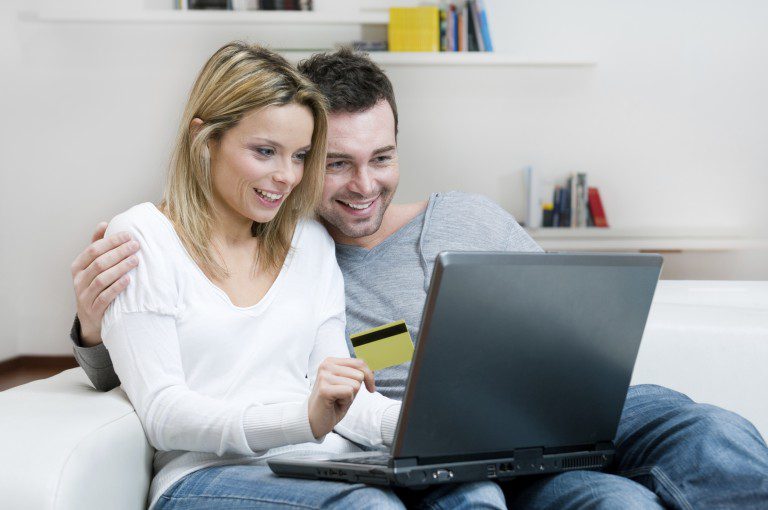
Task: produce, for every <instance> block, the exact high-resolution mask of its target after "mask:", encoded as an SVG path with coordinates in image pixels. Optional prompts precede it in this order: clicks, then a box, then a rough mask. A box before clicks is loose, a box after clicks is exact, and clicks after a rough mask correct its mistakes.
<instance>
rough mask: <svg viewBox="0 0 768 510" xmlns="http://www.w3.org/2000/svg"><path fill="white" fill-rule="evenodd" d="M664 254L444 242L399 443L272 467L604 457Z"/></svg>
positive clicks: (521, 469) (596, 461)
mask: <svg viewBox="0 0 768 510" xmlns="http://www.w3.org/2000/svg"><path fill="white" fill-rule="evenodd" d="M661 264H662V258H661V257H660V256H658V255H651V254H565V253H510V252H503V253H499V252H443V253H441V254H440V255H439V256H438V257H437V260H436V262H435V266H434V271H433V274H432V279H431V284H430V288H429V293H428V296H427V300H426V302H425V307H424V313H423V316H422V324H421V335H420V339H419V341H418V343H417V346H416V349H415V351H414V355H413V362H412V365H411V370H410V374H409V377H408V381H407V385H406V390H405V397H404V399H403V406H402V410H401V414H400V418H399V422H398V425H397V429H396V432H395V438H394V441H393V444H392V447H391V450H390V451H388V452H381V451H368V452H361V453H357V454H344V455H336V456H330V455H314V456H306V457H300V456H295V457H291V456H290V454H288V455H285V456H281V457H276V458H273V459H271V460H269V461H268V464H269V467H270V468H271V469H272V471H273V472H274V473H276V474H277V475H280V476H289V477H297V478H309V479H327V480H342V481H348V482H362V483H369V484H376V485H387V486H400V487H413V488H416V487H424V486H428V485H435V484H444V483H453V482H472V481H478V480H486V479H493V480H505V479H511V478H515V477H518V476H521V475H532V474H546V473H557V472H562V471H568V470H573V469H595V470H600V469H604V468H606V467H607V466H608V465H610V464H611V462H612V460H613V457H614V451H615V447H614V444H613V439H614V437H615V436H616V430H617V427H618V424H619V418H620V416H621V411H622V408H623V406H624V400H625V398H626V395H627V389H628V387H629V382H630V379H631V376H632V370H633V368H634V364H635V359H636V357H637V352H638V350H639V348H640V340H641V338H642V336H643V331H644V329H645V324H646V320H647V318H648V312H649V309H650V306H651V300H652V298H653V294H654V291H655V289H656V283H657V281H658V278H659V273H660V271H661Z"/></svg>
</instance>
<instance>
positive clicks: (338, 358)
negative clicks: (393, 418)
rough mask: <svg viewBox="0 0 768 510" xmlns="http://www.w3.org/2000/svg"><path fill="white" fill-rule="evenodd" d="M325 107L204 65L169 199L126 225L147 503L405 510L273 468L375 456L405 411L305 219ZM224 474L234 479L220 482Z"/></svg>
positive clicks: (132, 358) (323, 236) (254, 70)
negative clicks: (288, 458) (353, 340)
mask: <svg viewBox="0 0 768 510" xmlns="http://www.w3.org/2000/svg"><path fill="white" fill-rule="evenodd" d="M326 122H327V119H326V107H325V100H324V98H323V97H322V95H321V94H320V93H319V92H317V90H316V89H315V88H314V86H313V85H312V84H311V83H310V82H308V81H307V80H306V79H305V78H303V77H301V76H300V75H299V74H298V73H297V72H296V71H295V70H294V69H293V68H292V67H291V66H290V65H289V64H288V63H287V62H286V61H285V60H284V59H283V58H282V57H280V56H278V55H276V54H274V53H271V52H269V51H267V50H264V49H261V48H259V47H254V46H249V45H245V44H241V43H233V44H228V45H226V46H224V47H223V48H221V49H220V50H219V51H217V52H216V53H215V54H214V55H213V56H212V57H211V58H210V60H209V61H208V62H207V63H206V64H205V66H204V68H203V69H202V71H201V73H200V75H199V76H198V78H197V81H196V82H195V85H194V87H193V89H192V92H191V95H190V98H189V102H188V103H187V107H186V109H185V112H184V116H183V119H182V123H181V127H180V130H179V135H178V139H177V142H176V148H175V151H174V154H173V158H172V164H171V168H170V174H169V179H168V184H167V186H166V190H165V196H164V199H163V201H162V203H161V204H160V205H159V206H157V207H156V206H155V205H153V204H151V203H144V204H140V205H137V206H135V207H133V208H131V209H129V210H128V211H126V212H124V213H122V214H120V215H118V216H117V217H115V218H114V219H113V220H112V221H111V223H110V225H109V228H108V233H116V232H124V233H125V234H121V235H130V236H132V237H133V239H134V240H136V241H138V243H139V244H140V246H141V250H140V251H139V252H138V253H137V254H136V255H135V256H134V257H133V258H132V259H130V261H129V263H130V264H132V265H134V266H135V269H134V270H133V271H132V272H131V273H130V275H129V276H126V277H124V278H129V279H130V281H129V282H127V288H126V290H125V292H123V293H121V294H120V295H119V296H118V297H117V298H116V299H115V301H114V302H113V303H112V304H111V305H110V307H109V309H108V310H107V312H106V314H105V316H104V319H103V322H102V337H103V339H104V343H105V345H106V346H107V348H108V349H109V353H110V355H111V357H112V360H113V363H114V367H115V370H116V372H117V374H118V376H119V377H120V380H121V382H122V386H123V389H124V390H125V392H126V394H127V395H128V397H129V398H130V400H131V402H132V404H133V406H134V407H135V409H136V412H137V414H138V416H139V418H140V420H141V423H142V425H143V427H144V430H145V433H146V435H147V437H148V439H149V441H150V443H151V444H152V445H153V446H154V447H155V448H156V449H157V453H156V455H155V461H154V465H155V475H154V478H153V480H152V484H151V489H150V497H149V499H150V501H149V504H150V507H152V508H157V509H168V508H217V507H221V506H226V507H227V508H234V507H237V508H250V507H253V506H282V505H286V506H295V505H299V506H302V507H318V508H319V507H322V506H324V505H327V504H329V502H330V501H333V502H334V504H338V505H342V506H349V507H357V508H359V507H365V506H375V507H381V508H386V507H402V504H401V503H400V500H399V499H398V498H397V497H396V496H395V495H394V493H392V492H391V491H388V490H384V489H377V488H373V487H366V486H363V485H348V484H342V483H332V482H305V481H296V480H287V479H278V478H277V477H275V476H273V475H271V473H270V471H269V469H268V467H266V466H265V459H266V458H268V457H270V456H274V455H277V454H281V453H286V452H292V453H295V452H297V451H307V452H312V451H327V452H334V453H340V452H346V451H357V450H358V448H357V447H356V446H354V445H353V443H352V442H350V441H349V440H347V439H345V438H343V437H342V436H341V435H338V434H336V433H335V432H333V430H334V429H335V430H336V431H338V432H340V433H342V434H343V435H344V436H346V437H347V438H351V439H353V440H354V441H355V442H357V443H360V444H364V445H368V446H377V445H381V444H383V443H385V441H384V438H383V437H382V416H383V415H384V413H385V412H386V411H387V410H388V409H390V408H392V407H393V406H397V403H396V402H394V401H391V400H389V399H387V398H385V397H383V396H381V395H380V394H378V393H373V391H374V384H373V375H372V373H371V371H370V370H369V369H368V367H367V366H366V365H365V364H364V363H363V362H362V361H360V360H356V359H350V358H349V353H348V351H347V347H346V343H345V340H344V325H345V317H344V288H343V281H342V275H341V272H340V270H339V267H338V265H337V264H336V259H335V255H334V243H333V241H332V240H331V238H330V237H329V236H328V234H327V233H326V231H325V230H324V229H323V228H322V227H321V226H320V225H319V224H318V223H316V222H315V221H313V220H311V219H310V218H311V217H312V215H313V210H314V207H315V205H316V203H317V201H318V198H319V195H320V192H321V187H322V183H323V172H324V170H323V169H324V164H325V137H326ZM224 468H226V469H224Z"/></svg>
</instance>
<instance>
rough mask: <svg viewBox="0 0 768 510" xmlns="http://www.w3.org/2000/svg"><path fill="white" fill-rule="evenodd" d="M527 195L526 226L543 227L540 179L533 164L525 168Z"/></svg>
mask: <svg viewBox="0 0 768 510" xmlns="http://www.w3.org/2000/svg"><path fill="white" fill-rule="evenodd" d="M523 176H524V178H525V188H526V196H527V205H528V211H527V214H526V218H525V226H526V227H528V228H539V227H541V217H542V213H541V201H540V200H539V181H538V179H537V178H536V172H534V170H533V167H532V166H527V167H525V168H524V169H523Z"/></svg>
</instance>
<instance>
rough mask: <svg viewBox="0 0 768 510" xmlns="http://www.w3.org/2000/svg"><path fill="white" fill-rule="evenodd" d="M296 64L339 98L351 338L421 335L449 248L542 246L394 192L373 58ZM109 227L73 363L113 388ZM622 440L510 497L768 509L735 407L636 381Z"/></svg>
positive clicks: (124, 248) (324, 211) (332, 143)
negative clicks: (600, 462) (599, 456)
mask: <svg viewBox="0 0 768 510" xmlns="http://www.w3.org/2000/svg"><path fill="white" fill-rule="evenodd" d="M299 69H300V71H301V72H302V73H304V74H305V75H306V76H307V77H308V78H309V79H311V80H312V81H314V82H315V83H316V84H317V85H318V86H319V87H320V89H321V90H322V91H323V92H324V93H325V94H326V96H327V97H328V98H329V101H330V106H331V115H330V117H329V129H328V158H327V161H326V164H327V166H326V178H325V187H324V191H323V198H322V202H321V204H320V206H319V208H318V215H319V217H320V218H321V220H322V221H323V223H324V224H325V226H326V228H327V229H328V232H329V233H330V235H331V236H332V237H333V238H334V240H335V241H336V243H337V244H336V252H337V258H338V262H339V265H340V267H341V269H342V272H343V273H344V279H345V285H346V299H347V320H348V323H347V336H348V337H349V334H351V333H354V332H357V331H361V330H364V329H368V328H371V327H375V326H379V325H381V324H385V323H388V322H392V321H395V320H400V319H403V320H405V322H406V323H407V325H408V328H409V330H410V331H411V333H412V335H413V337H414V339H415V340H417V339H418V334H419V330H418V328H419V325H420V322H421V311H422V308H423V304H424V300H425V298H426V292H427V289H428V286H429V281H430V277H431V272H432V266H433V263H434V260H435V257H436V256H437V254H438V253H439V252H440V251H444V250H451V249H454V250H469V249H472V250H507V251H541V248H539V247H538V246H537V245H536V243H535V242H534V241H533V240H532V239H531V238H530V237H528V235H527V234H526V233H525V232H524V231H523V230H522V229H521V228H520V226H519V225H518V224H517V223H516V222H515V220H514V218H512V217H511V216H510V215H509V214H507V213H506V212H505V211H504V210H502V209H501V208H500V207H499V206H498V205H496V204H494V203H493V202H491V201H490V200H488V199H485V198H482V197H479V196H474V195H467V194H463V193H437V194H433V195H432V196H431V197H430V198H429V200H427V201H424V202H419V203H415V204H391V200H392V197H393V195H394V193H395V190H396V189H397V184H398V180H399V166H398V161H397V119H398V117H397V107H396V104H395V99H394V93H393V91H392V86H391V84H390V82H389V80H388V79H387V78H386V76H385V75H384V73H383V72H382V71H381V70H380V69H379V68H378V67H377V66H376V65H375V64H373V63H372V62H371V61H370V60H368V59H367V58H366V57H364V56H360V55H356V54H353V53H351V52H348V51H344V50H342V51H339V52H336V53H332V54H320V55H316V56H314V57H313V58H311V59H310V60H308V61H306V62H303V63H302V64H300V66H299ZM102 235H103V227H100V228H99V229H98V230H97V232H96V234H95V236H94V243H93V244H92V245H91V246H90V247H89V248H88V249H87V250H86V251H85V252H83V254H81V255H80V256H79V257H78V258H77V259H76V261H75V262H74V264H73V268H72V269H73V276H74V279H75V290H76V294H77V298H78V299H77V301H78V317H79V319H80V324H78V323H77V321H76V323H75V325H74V327H73V332H72V337H73V340H74V342H75V344H76V347H75V352H76V356H77V358H78V361H79V362H80V364H81V365H82V366H83V368H84V369H86V372H87V373H88V375H89V377H91V380H92V381H93V382H94V384H95V385H96V386H97V388H99V389H102V390H107V389H110V388H112V387H114V386H116V385H117V384H119V381H118V380H117V377H116V376H115V374H114V371H113V370H112V369H111V364H110V361H109V355H108V353H107V352H106V349H104V347H103V345H101V344H100V338H99V327H100V322H101V316H102V315H103V313H104V310H105V309H106V307H107V306H108V304H109V303H110V302H111V301H112V300H113V299H114V296H115V295H117V294H118V293H119V292H120V291H122V289H124V287H125V285H126V284H127V282H126V280H125V276H124V275H125V274H126V273H127V272H128V271H129V270H130V269H131V268H132V267H133V266H132V265H131V264H132V262H131V254H132V253H133V252H135V251H136V250H137V249H139V247H138V246H135V245H132V244H131V241H129V240H124V239H119V238H115V237H113V238H109V239H100V238H101V236H102ZM81 345H82V346H81ZM88 346H92V347H88ZM408 369H409V364H404V365H401V366H397V367H392V368H389V369H384V370H381V371H378V372H377V373H376V385H377V388H378V390H379V391H380V392H381V393H382V394H384V395H385V396H388V397H391V398H395V399H402V396H403V390H404V386H405V381H406V378H407V373H408ZM394 419H396V417H395V418H394ZM615 442H616V446H617V455H616V463H615V465H614V466H613V467H612V469H611V472H609V473H600V472H591V471H572V472H566V473H561V474H557V475H552V476H544V477H526V478H522V479H520V480H518V481H515V482H512V483H510V484H506V485H505V491H506V494H507V497H508V500H509V502H510V503H512V506H516V507H522V508H585V507H589V508H630V507H631V508H664V507H671V508H685V509H691V508H711V507H727V506H731V505H733V506H737V507H739V508H766V507H768V476H766V473H768V447H766V444H765V441H764V440H763V439H762V438H761V437H760V435H759V433H758V432H757V431H756V430H755V428H754V427H753V426H752V425H751V424H750V423H749V422H747V421H746V420H744V419H743V418H741V417H739V416H737V415H735V414H733V413H730V412H728V411H724V410H722V409H719V408H716V407H713V406H708V405H701V404H696V403H694V402H692V401H691V400H690V399H688V398H687V397H686V396H684V395H681V394H679V393H676V392H674V391H671V390H668V389H665V388H661V387H658V386H649V385H645V386H637V387H632V388H630V391H629V394H628V396H627V401H626V405H625V409H624V412H623V415H622V420H621V424H620V426H619V430H618V434H617V437H616V439H615Z"/></svg>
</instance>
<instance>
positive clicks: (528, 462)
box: [513, 448, 544, 469]
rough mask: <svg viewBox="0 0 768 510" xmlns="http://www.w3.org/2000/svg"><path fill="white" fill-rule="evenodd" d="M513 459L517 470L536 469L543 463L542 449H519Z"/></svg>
mask: <svg viewBox="0 0 768 510" xmlns="http://www.w3.org/2000/svg"><path fill="white" fill-rule="evenodd" d="M513 457H514V459H515V467H516V468H517V469H537V468H538V467H539V466H541V465H542V462H543V461H544V448H520V449H519V450H515V451H514V453H513Z"/></svg>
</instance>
